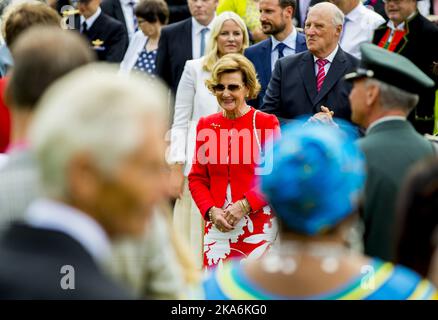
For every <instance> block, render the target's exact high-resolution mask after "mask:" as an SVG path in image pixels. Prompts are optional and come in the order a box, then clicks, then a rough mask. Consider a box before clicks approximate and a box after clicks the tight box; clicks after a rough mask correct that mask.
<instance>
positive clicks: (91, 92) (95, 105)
mask: <svg viewBox="0 0 438 320" xmlns="http://www.w3.org/2000/svg"><path fill="white" fill-rule="evenodd" d="M167 97H168V95H167V90H166V89H165V87H164V85H162V84H161V83H160V82H158V81H156V80H153V79H151V78H146V77H140V76H134V75H131V76H127V75H118V74H117V70H116V68H113V67H110V66H107V65H100V64H90V65H88V66H85V67H82V68H79V69H77V70H76V71H74V72H72V73H70V74H68V75H67V76H65V77H63V78H62V79H61V80H59V81H57V82H55V84H54V85H53V86H51V87H50V88H49V90H48V91H47V92H46V93H45V94H44V95H43V97H42V98H41V100H40V102H39V106H38V107H37V110H38V111H37V113H36V116H35V118H34V121H33V124H32V127H31V129H30V136H29V140H30V142H31V145H32V147H33V148H34V150H35V154H36V157H37V160H38V161H37V163H38V166H39V169H40V172H41V182H42V185H43V191H44V192H45V193H46V194H48V195H49V196H53V197H65V196H66V195H67V194H68V186H67V181H66V171H67V167H68V164H69V162H70V161H71V159H72V157H73V156H74V155H76V154H78V153H80V152H87V153H88V154H90V155H91V156H92V157H93V160H94V161H95V164H96V166H97V168H98V169H99V170H101V171H102V172H103V173H104V174H107V175H111V172H112V171H113V170H114V168H116V167H117V165H118V164H120V162H121V160H122V159H123V158H124V157H126V156H127V155H128V154H129V153H131V152H133V151H134V150H135V148H136V147H138V145H139V143H140V142H141V139H143V137H144V134H145V133H147V131H146V130H147V128H146V127H145V123H147V122H146V121H149V123H152V122H157V121H161V122H162V123H163V125H164V126H165V125H166V124H167V113H168V110H167ZM163 139H164V137H163Z"/></svg>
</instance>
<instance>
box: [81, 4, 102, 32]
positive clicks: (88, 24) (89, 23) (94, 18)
mask: <svg viewBox="0 0 438 320" xmlns="http://www.w3.org/2000/svg"><path fill="white" fill-rule="evenodd" d="M101 12H102V9H100V7H98V8H97V10H96V12H95V13H94V14H93V15H92V16H91V17H89V18H88V19H85V17H84V16H81V18H80V20H81V25H82V24H83V23H84V21H85V22H87V27H88V28H91V26H92V25H93V23H94V21H96V19H97V18H98V17H99V15H100V13H101Z"/></svg>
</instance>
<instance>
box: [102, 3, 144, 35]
mask: <svg viewBox="0 0 438 320" xmlns="http://www.w3.org/2000/svg"><path fill="white" fill-rule="evenodd" d="M137 3H138V0H103V1H102V4H101V5H100V7H101V8H102V11H103V12H104V13H105V14H107V15H109V16H110V17H112V18H114V19H116V20H117V21H119V22H120V23H121V24H122V25H123V29H124V30H125V33H126V35H127V36H128V38H129V39H131V37H132V35H133V34H134V33H135V31H137V30H138V21H137V18H136V17H135V15H134V7H135V6H136V5H137Z"/></svg>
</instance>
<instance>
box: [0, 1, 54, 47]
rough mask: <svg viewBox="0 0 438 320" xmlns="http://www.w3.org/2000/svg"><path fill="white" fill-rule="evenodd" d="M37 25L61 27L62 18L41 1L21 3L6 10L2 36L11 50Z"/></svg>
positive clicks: (3, 18)
mask: <svg viewBox="0 0 438 320" xmlns="http://www.w3.org/2000/svg"><path fill="white" fill-rule="evenodd" d="M37 25H45V26H58V27H59V28H60V26H61V17H60V16H59V14H58V13H57V12H56V11H55V10H54V9H52V8H51V7H49V6H48V5H47V4H45V3H42V2H39V1H27V2H20V3H18V4H12V5H10V6H8V7H7V8H6V9H5V12H4V14H3V17H2V34H3V38H4V39H5V41H6V44H7V46H8V47H9V48H10V47H11V46H12V45H13V44H14V42H15V40H17V38H18V36H19V35H20V34H21V33H23V32H24V31H25V30H27V29H28V28H30V27H33V26H37Z"/></svg>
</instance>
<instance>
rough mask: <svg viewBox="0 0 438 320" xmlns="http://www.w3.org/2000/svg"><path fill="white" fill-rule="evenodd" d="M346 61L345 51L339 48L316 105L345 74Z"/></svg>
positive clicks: (315, 101)
mask: <svg viewBox="0 0 438 320" xmlns="http://www.w3.org/2000/svg"><path fill="white" fill-rule="evenodd" d="M345 61H346V60H345V55H344V52H343V51H342V49H341V48H339V49H338V52H337V53H336V55H335V58H334V59H333V62H332V64H331V66H330V69H329V72H328V74H327V75H326V77H325V80H324V83H323V84H322V87H321V91H319V93H318V95H317V96H316V98H315V100H314V103H313V104H314V105H316V104H318V102H320V101H321V100H322V98H324V97H325V96H326V95H327V94H328V92H329V91H330V90H331V88H332V87H333V86H334V85H335V83H336V82H337V81H338V80H339V79H340V78H341V77H342V76H343V75H344V74H345V70H346V69H347V66H346V65H345ZM315 82H316V80H315Z"/></svg>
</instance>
